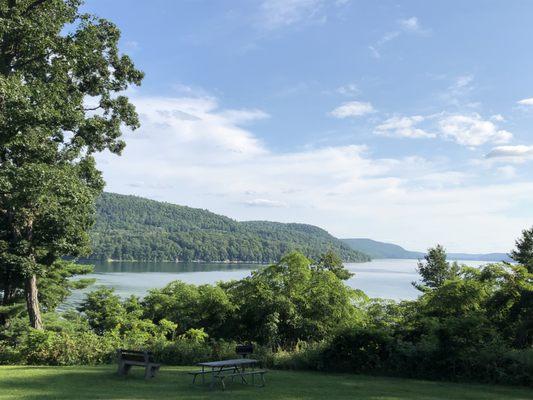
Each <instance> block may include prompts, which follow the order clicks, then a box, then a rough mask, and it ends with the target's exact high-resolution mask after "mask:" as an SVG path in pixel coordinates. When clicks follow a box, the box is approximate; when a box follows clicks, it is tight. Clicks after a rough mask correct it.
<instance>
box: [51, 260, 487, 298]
mask: <svg viewBox="0 0 533 400" xmlns="http://www.w3.org/2000/svg"><path fill="white" fill-rule="evenodd" d="M460 262H461V263H463V264H467V265H470V266H479V265H482V264H486V263H487V262H482V261H460ZM416 263H417V260H412V259H407V260H399V259H398V260H397V259H378V260H372V261H370V262H365V263H347V264H345V266H346V268H347V269H348V270H350V271H351V272H353V273H355V276H354V277H352V278H351V279H349V280H347V281H346V284H347V285H348V286H350V287H352V288H355V289H361V290H363V291H364V292H365V293H366V294H367V295H368V296H370V297H382V298H388V299H393V300H408V299H414V298H416V297H417V296H418V293H419V292H418V291H417V290H416V289H415V288H413V286H412V285H411V282H413V281H415V280H417V279H418V274H417V272H416V269H415V267H416ZM92 264H94V266H95V270H94V273H92V274H89V275H86V276H84V278H95V279H96V283H95V284H94V285H92V286H90V287H89V288H87V289H84V290H76V291H74V293H73V294H72V296H70V298H69V299H68V300H67V302H66V303H65V304H64V306H63V307H62V308H69V307H72V306H75V305H76V304H79V302H80V301H81V300H82V299H83V298H84V296H85V293H87V292H89V291H91V290H94V289H95V288H96V287H101V286H104V287H110V288H114V289H115V291H116V293H117V294H119V295H120V296H123V297H126V296H129V295H131V294H134V295H137V296H141V297H142V296H144V295H145V294H146V293H147V292H148V290H150V289H153V288H161V287H163V286H165V285H166V284H167V283H169V282H171V281H175V280H180V281H183V282H187V283H193V284H195V285H201V284H205V283H215V282H218V281H228V280H232V279H242V278H244V277H246V276H248V275H249V274H250V272H251V271H252V270H254V269H257V268H261V265H258V264H221V263H157V262H149V263H148V262H146V263H144V262H111V263H108V262H94V263H92Z"/></svg>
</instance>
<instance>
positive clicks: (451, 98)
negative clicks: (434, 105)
mask: <svg viewBox="0 0 533 400" xmlns="http://www.w3.org/2000/svg"><path fill="white" fill-rule="evenodd" d="M473 90H474V75H472V74H466V75H459V76H456V77H454V78H453V79H452V82H451V84H450V85H449V86H448V87H447V88H446V89H445V90H444V91H443V92H442V93H440V94H439V97H440V98H441V99H442V100H443V101H444V102H445V103H447V104H449V105H452V106H456V107H469V108H476V107H477V106H478V104H477V103H475V102H471V101H469V99H468V97H469V95H470V94H471V93H472V91H473Z"/></svg>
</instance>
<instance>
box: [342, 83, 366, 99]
mask: <svg viewBox="0 0 533 400" xmlns="http://www.w3.org/2000/svg"><path fill="white" fill-rule="evenodd" d="M336 92H337V93H338V94H342V95H343V96H357V95H358V94H359V93H361V92H360V90H359V88H358V87H357V85H356V84H355V83H348V84H346V85H343V86H340V87H338V88H337V90H336Z"/></svg>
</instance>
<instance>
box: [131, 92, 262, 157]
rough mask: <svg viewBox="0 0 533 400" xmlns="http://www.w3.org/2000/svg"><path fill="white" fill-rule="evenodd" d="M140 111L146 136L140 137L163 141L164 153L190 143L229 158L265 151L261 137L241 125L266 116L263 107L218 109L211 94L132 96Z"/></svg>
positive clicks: (204, 150)
mask: <svg viewBox="0 0 533 400" xmlns="http://www.w3.org/2000/svg"><path fill="white" fill-rule="evenodd" d="M133 101H134V103H135V105H136V107H137V108H138V110H139V113H140V116H141V119H142V122H143V131H144V135H139V136H138V137H139V138H140V139H150V140H161V137H162V136H166V139H167V146H166V147H164V148H163V151H165V152H171V151H175V149H176V148H178V147H180V146H183V145H184V144H189V145H191V146H198V147H200V146H201V147H202V148H203V152H206V153H208V152H209V151H213V150H215V151H217V152H218V151H220V150H223V151H225V152H226V153H227V156H228V157H240V158H242V157H253V156H257V155H260V154H263V153H265V151H266V150H265V148H264V146H263V144H262V143H261V141H260V140H258V139H257V138H256V137H255V136H253V135H252V134H251V133H250V132H248V131H246V130H244V129H242V128H241V127H240V126H239V125H241V124H243V123H249V122H251V121H255V120H258V119H263V118H266V117H267V114H266V113H264V112H262V111H260V110H222V111H219V110H218V104H217V101H216V99H214V98H212V97H195V98H189V97H184V98H165V97H145V98H139V97H138V98H134V99H133Z"/></svg>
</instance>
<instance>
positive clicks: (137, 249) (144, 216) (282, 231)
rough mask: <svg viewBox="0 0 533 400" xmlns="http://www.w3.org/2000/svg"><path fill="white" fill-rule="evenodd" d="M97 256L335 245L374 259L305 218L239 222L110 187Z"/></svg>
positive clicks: (251, 256) (349, 255)
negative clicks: (295, 221)
mask: <svg viewBox="0 0 533 400" xmlns="http://www.w3.org/2000/svg"><path fill="white" fill-rule="evenodd" d="M97 213H98V214H97V220H96V224H95V227H94V229H93V232H92V248H93V254H92V256H91V258H93V259H101V260H105V259H115V260H138V261H176V260H180V261H193V260H202V261H226V260H228V261H249V262H262V263H267V262H273V261H277V260H279V259H280V258H281V257H282V256H283V255H284V254H286V253H288V252H290V251H293V250H298V251H300V252H302V253H304V254H305V255H306V256H308V257H310V258H312V259H315V260H316V259H318V257H319V256H320V254H321V253H323V252H325V251H327V250H328V249H331V250H333V251H335V252H336V253H337V254H339V256H340V257H341V258H342V259H343V260H344V261H347V262H358V261H369V258H368V256H366V255H364V254H362V253H360V252H357V251H354V250H351V249H350V248H349V247H348V246H346V245H345V244H344V243H342V242H341V241H339V240H338V239H336V238H334V237H333V236H331V235H330V234H329V233H327V232H326V231H324V230H323V229H320V228H317V227H315V226H311V225H305V224H282V223H277V222H267V221H248V222H237V221H235V220H232V219H230V218H227V217H224V216H221V215H217V214H214V213H211V212H209V211H207V210H201V209H197V208H190V207H184V206H178V205H174V204H169V203H162V202H157V201H154V200H148V199H143V198H140V197H135V196H123V195H118V194H113V193H104V194H103V195H102V196H101V197H100V199H99V200H98V202H97Z"/></svg>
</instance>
